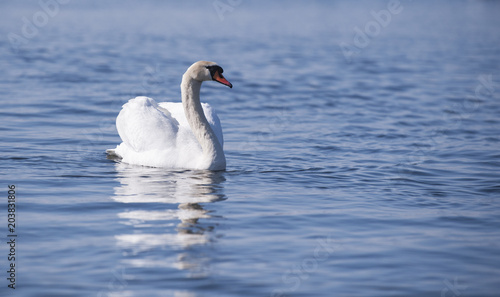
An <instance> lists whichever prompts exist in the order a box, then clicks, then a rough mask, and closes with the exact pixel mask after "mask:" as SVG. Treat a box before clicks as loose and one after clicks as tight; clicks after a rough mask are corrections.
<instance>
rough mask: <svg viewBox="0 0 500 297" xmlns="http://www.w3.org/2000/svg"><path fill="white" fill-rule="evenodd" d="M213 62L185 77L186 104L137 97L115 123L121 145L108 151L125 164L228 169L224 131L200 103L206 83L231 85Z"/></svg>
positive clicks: (201, 63) (198, 64)
mask: <svg viewBox="0 0 500 297" xmlns="http://www.w3.org/2000/svg"><path fill="white" fill-rule="evenodd" d="M223 72H224V70H223V69H222V68H221V67H220V66H219V65H217V63H214V62H208V61H198V62H196V63H194V64H193V65H191V66H190V67H189V68H188V69H187V71H186V72H185V73H184V75H183V76H182V82H181V96H182V103H174V102H161V103H157V102H156V101H155V100H154V99H151V98H148V97H144V96H139V97H136V98H133V99H130V100H129V101H128V102H127V103H125V104H124V105H123V107H122V110H121V111H120V113H119V114H118V117H117V118H116V129H117V130H118V134H119V135H120V138H121V140H122V143H121V144H119V145H118V146H117V147H116V148H115V149H109V150H107V151H106V152H107V153H108V155H109V156H111V157H114V158H120V159H121V160H122V162H124V163H129V164H135V165H143V166H151V167H164V168H183V169H202V170H203V169H208V170H224V169H226V157H225V155H224V150H223V145H224V140H223V136H222V128H221V125H220V120H219V117H218V116H217V114H216V113H215V111H214V109H213V108H212V107H211V106H210V105H209V104H207V103H201V102H200V89H201V83H202V82H203V81H209V80H214V81H217V82H219V83H221V84H223V85H226V86H228V87H230V88H232V87H233V85H232V84H231V83H230V82H229V81H227V80H226V79H225V78H224V76H223V75H222V73H223Z"/></svg>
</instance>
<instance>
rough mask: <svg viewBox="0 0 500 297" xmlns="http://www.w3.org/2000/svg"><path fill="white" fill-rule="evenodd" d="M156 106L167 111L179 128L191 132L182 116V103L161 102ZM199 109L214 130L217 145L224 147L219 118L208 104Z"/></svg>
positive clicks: (183, 115)
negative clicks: (217, 141)
mask: <svg viewBox="0 0 500 297" xmlns="http://www.w3.org/2000/svg"><path fill="white" fill-rule="evenodd" d="M158 105H159V106H160V110H164V109H165V110H168V112H170V114H171V116H172V117H173V118H174V119H176V120H177V121H178V123H179V126H180V127H183V128H186V129H188V130H189V131H191V128H190V127H189V123H188V121H187V119H186V115H185V114H184V108H183V107H182V103H180V102H161V103H158ZM201 107H202V108H203V113H204V114H205V117H206V118H207V121H208V123H209V124H210V127H212V130H214V133H215V136H216V137H217V139H218V140H219V143H220V144H221V146H223V147H224V136H223V134H222V127H221V124H220V120H219V117H218V116H217V113H216V112H215V110H214V109H213V108H212V107H211V106H210V104H208V103H202V104H201ZM193 138H194V134H193Z"/></svg>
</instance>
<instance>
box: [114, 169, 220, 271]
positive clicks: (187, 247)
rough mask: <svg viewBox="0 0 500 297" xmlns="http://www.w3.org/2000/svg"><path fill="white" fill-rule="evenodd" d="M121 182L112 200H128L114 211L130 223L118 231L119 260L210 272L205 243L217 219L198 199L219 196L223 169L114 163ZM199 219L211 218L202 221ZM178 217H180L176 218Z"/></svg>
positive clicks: (138, 265)
mask: <svg viewBox="0 0 500 297" xmlns="http://www.w3.org/2000/svg"><path fill="white" fill-rule="evenodd" d="M116 167H117V171H118V180H119V182H120V184H121V185H120V187H117V188H115V195H114V196H113V197H112V199H113V200H115V201H117V202H121V203H125V204H131V203H134V205H133V206H132V205H130V209H128V210H126V211H124V212H121V213H119V214H118V216H119V217H120V218H122V219H124V222H123V223H124V224H126V225H130V226H132V227H133V229H132V228H130V231H129V232H128V233H127V234H122V235H117V236H116V239H117V244H118V246H119V247H120V248H121V249H123V250H124V252H125V253H124V254H125V255H126V260H124V262H125V263H124V265H126V266H128V267H131V268H154V267H163V268H165V267H170V268H176V269H180V270H186V271H187V272H188V277H205V276H207V275H208V274H209V265H210V257H209V253H207V247H208V248H210V243H211V242H213V241H214V238H215V236H214V232H213V231H214V228H215V226H216V223H214V222H213V221H214V220H213V219H214V218H216V217H217V216H215V215H214V214H213V213H212V212H210V211H208V210H206V209H204V208H203V206H202V205H201V204H200V203H209V202H216V201H220V200H224V199H226V198H225V195H224V194H223V187H222V183H223V182H224V181H225V178H224V173H223V172H211V171H177V172H172V171H170V172H169V171H165V170H164V169H159V168H149V167H140V166H131V165H127V164H123V163H118V164H117V165H116ZM200 219H212V220H201V221H200ZM179 221H180V222H179Z"/></svg>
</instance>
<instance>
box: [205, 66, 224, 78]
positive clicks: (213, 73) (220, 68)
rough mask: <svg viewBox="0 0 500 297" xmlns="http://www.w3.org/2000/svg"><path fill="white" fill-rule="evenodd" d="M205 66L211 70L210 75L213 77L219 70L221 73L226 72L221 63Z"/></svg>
mask: <svg viewBox="0 0 500 297" xmlns="http://www.w3.org/2000/svg"><path fill="white" fill-rule="evenodd" d="M205 68H207V69H208V70H209V71H210V76H211V77H212V78H213V77H214V75H215V73H217V72H219V74H222V73H223V72H224V70H223V69H222V67H220V66H219V65H210V66H205Z"/></svg>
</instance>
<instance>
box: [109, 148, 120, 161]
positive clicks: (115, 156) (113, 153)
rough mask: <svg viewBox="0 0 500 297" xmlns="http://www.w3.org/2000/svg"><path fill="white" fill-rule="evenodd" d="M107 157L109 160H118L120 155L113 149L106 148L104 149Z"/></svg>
mask: <svg viewBox="0 0 500 297" xmlns="http://www.w3.org/2000/svg"><path fill="white" fill-rule="evenodd" d="M106 154H107V156H106V157H107V158H108V159H110V160H120V159H121V158H122V157H121V156H120V155H118V154H117V153H116V151H115V149H107V150H106Z"/></svg>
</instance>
